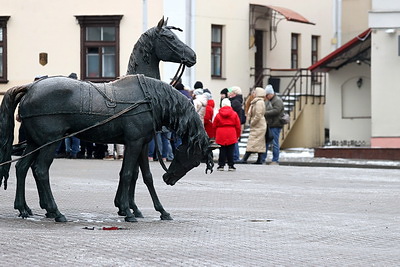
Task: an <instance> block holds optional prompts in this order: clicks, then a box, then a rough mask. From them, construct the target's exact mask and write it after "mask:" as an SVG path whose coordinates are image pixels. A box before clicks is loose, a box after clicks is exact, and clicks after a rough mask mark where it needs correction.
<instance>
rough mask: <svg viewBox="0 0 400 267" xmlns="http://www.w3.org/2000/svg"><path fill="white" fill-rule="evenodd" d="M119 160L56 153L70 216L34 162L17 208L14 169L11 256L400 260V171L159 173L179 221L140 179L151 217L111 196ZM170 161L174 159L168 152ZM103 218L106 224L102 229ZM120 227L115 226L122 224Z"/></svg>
mask: <svg viewBox="0 0 400 267" xmlns="http://www.w3.org/2000/svg"><path fill="white" fill-rule="evenodd" d="M121 164H122V162H121V161H118V160H113V161H105V160H67V159H56V160H55V161H54V163H53V165H52V167H51V173H50V175H51V186H52V189H53V193H54V196H55V199H56V201H57V204H58V207H59V209H60V211H61V212H62V213H63V214H64V215H65V216H66V217H67V219H68V220H69V221H68V222H67V223H56V222H54V220H53V219H47V218H45V216H44V214H45V211H43V210H42V209H40V207H39V204H38V196H37V190H36V186H35V182H34V180H33V177H32V174H31V173H29V175H28V177H27V189H26V195H27V202H28V204H29V205H30V208H31V209H32V211H33V212H34V216H32V217H31V218H28V219H22V218H19V217H18V212H17V211H16V210H14V209H13V202H14V196H15V170H14V165H13V166H12V172H11V175H10V179H9V184H8V189H7V190H6V191H4V190H1V191H0V233H1V238H0V248H1V251H2V253H0V263H1V265H2V266H51V265H61V264H63V265H65V266H277V265H279V266H343V265H345V266H348V265H351V266H398V263H399V262H400V253H399V251H400V223H399V222H400V209H399V205H398V203H399V197H400V173H399V170H396V169H362V168H331V167H304V166H303V167H298V166H267V165H252V164H248V165H237V171H236V172H228V171H216V170H215V171H214V172H213V173H212V174H211V175H210V174H208V175H206V174H205V173H204V170H205V165H204V164H202V165H201V166H199V167H198V168H196V169H194V170H192V171H191V172H189V173H188V174H187V175H186V176H185V177H184V178H182V179H181V180H180V181H179V182H178V183H177V184H176V185H175V186H172V187H171V186H168V185H166V184H164V183H163V181H162V179H161V176H162V174H163V171H162V168H161V167H160V166H159V164H158V163H156V162H151V169H152V171H153V176H154V182H155V186H156V189H157V192H158V195H159V197H160V200H161V202H162V203H163V205H164V208H165V209H166V210H167V211H168V212H170V213H171V216H172V217H173V218H174V220H173V221H161V220H160V219H159V214H158V212H156V211H155V210H154V209H153V205H152V203H151V199H150V196H149V194H148V192H147V189H146V186H145V185H144V184H143V182H142V180H141V179H139V181H138V186H137V198H136V199H137V201H136V202H137V204H138V206H139V207H140V208H141V210H142V212H143V214H144V216H145V218H143V219H138V222H136V223H127V222H124V220H123V218H122V217H120V216H118V215H117V213H116V212H117V209H116V208H115V207H114V205H113V200H114V195H115V192H116V188H117V185H118V173H119V169H120V167H121ZM167 164H168V163H167ZM103 229H106V230H103ZM113 229H118V230H113Z"/></svg>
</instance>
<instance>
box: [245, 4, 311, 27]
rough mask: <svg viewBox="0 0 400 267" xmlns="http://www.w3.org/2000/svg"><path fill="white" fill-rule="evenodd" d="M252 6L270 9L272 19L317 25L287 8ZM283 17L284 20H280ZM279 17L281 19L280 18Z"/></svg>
mask: <svg viewBox="0 0 400 267" xmlns="http://www.w3.org/2000/svg"><path fill="white" fill-rule="evenodd" d="M251 6H255V7H259V8H269V9H271V10H272V17H273V18H274V19H277V20H281V19H286V20H287V21H293V22H300V23H305V24H312V25H315V23H313V22H310V21H309V20H307V19H306V18H305V17H303V16H302V15H300V14H299V13H297V12H295V11H293V10H291V9H289V8H286V7H280V6H271V5H261V4H258V3H254V4H253V3H251ZM277 15H278V16H279V15H280V16H282V18H278V16H277ZM280 16H279V17H280Z"/></svg>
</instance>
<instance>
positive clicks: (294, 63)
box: [290, 33, 300, 69]
mask: <svg viewBox="0 0 400 267" xmlns="http://www.w3.org/2000/svg"><path fill="white" fill-rule="evenodd" d="M299 36H300V34H297V33H292V42H291V57H290V67H291V68H292V69H298V68H299Z"/></svg>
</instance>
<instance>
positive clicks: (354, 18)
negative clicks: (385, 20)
mask: <svg viewBox="0 0 400 267" xmlns="http://www.w3.org/2000/svg"><path fill="white" fill-rule="evenodd" d="M371 5H372V3H371V0H342V44H344V43H346V42H348V41H349V40H351V39H353V38H354V36H357V35H358V34H360V33H362V32H363V31H365V30H366V29H367V28H368V11H370V10H371Z"/></svg>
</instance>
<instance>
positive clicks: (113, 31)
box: [76, 15, 122, 82]
mask: <svg viewBox="0 0 400 267" xmlns="http://www.w3.org/2000/svg"><path fill="white" fill-rule="evenodd" d="M76 18H77V19H78V21H79V24H80V26H81V79H82V80H90V81H94V82H106V81H111V80H114V79H116V78H117V77H118V76H119V22H120V20H121V18H122V15H116V16H77V17H76Z"/></svg>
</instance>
